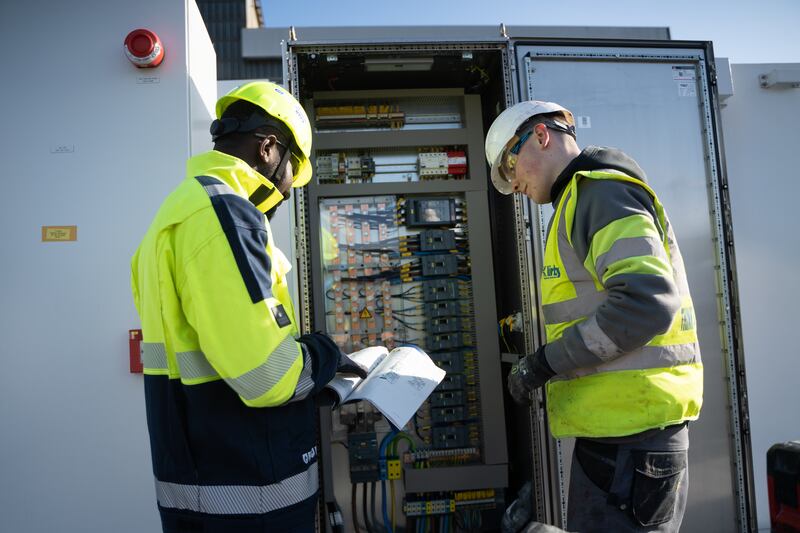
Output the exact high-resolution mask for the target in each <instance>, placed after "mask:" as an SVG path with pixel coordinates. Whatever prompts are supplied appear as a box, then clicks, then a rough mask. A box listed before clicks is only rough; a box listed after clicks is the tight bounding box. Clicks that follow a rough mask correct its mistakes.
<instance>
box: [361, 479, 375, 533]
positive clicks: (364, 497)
mask: <svg viewBox="0 0 800 533" xmlns="http://www.w3.org/2000/svg"><path fill="white" fill-rule="evenodd" d="M363 488H364V492H363V493H362V494H361V507H362V508H363V510H364V527H365V528H366V529H367V533H372V528H371V527H370V524H369V507H367V484H366V483H364V487H363Z"/></svg>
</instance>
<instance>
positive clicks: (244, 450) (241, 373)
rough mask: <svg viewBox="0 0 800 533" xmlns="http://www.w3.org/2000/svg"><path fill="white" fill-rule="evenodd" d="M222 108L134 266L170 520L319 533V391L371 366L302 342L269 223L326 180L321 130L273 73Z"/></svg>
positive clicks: (161, 485)
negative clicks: (316, 151)
mask: <svg viewBox="0 0 800 533" xmlns="http://www.w3.org/2000/svg"><path fill="white" fill-rule="evenodd" d="M216 114H217V120H215V121H214V122H213V123H212V124H211V135H212V138H213V141H214V143H215V144H214V150H212V151H209V152H206V153H203V154H200V155H198V156H196V157H193V158H191V159H190V160H189V161H188V164H187V173H186V178H185V179H184V180H183V182H181V183H180V185H178V187H177V188H176V189H175V190H174V191H173V192H172V193H171V194H170V195H169V196H168V197H167V199H166V200H165V201H164V203H163V204H162V205H161V208H160V209H159V210H158V213H157V214H156V216H155V219H154V220H153V222H152V224H151V226H150V228H149V229H148V231H147V234H146V235H145V237H144V239H143V240H142V243H141V244H140V246H139V248H138V249H137V251H136V254H135V255H134V257H133V260H132V285H133V295H134V300H135V303H136V308H137V310H138V312H139V316H140V317H141V322H142V333H143V344H142V356H143V362H144V381H145V383H144V387H145V400H146V406H147V425H148V429H149V432H150V448H151V452H152V460H153V472H154V475H155V478H156V479H155V484H156V496H157V500H158V508H159V511H160V513H161V521H162V526H163V529H164V531H165V532H181V533H182V532H193V531H202V532H205V533H218V532H219V533H221V532H248V533H249V532H253V533H255V532H266V531H269V532H270V533H277V532H312V531H314V527H315V525H314V521H315V513H316V503H317V502H316V500H317V498H316V496H317V491H318V472H317V447H316V422H315V421H316V416H315V402H314V397H315V396H316V395H317V393H318V392H319V391H320V390H321V389H322V387H323V386H324V385H325V384H327V383H328V381H330V379H331V378H333V376H334V375H335V373H336V372H337V371H339V372H349V373H355V374H358V375H360V376H361V377H365V373H364V371H363V369H361V368H360V367H358V366H356V365H355V364H354V363H353V362H352V361H351V360H350V359H349V358H348V357H346V356H345V355H343V354H342V353H341V352H340V350H339V349H338V348H337V346H336V345H335V344H334V343H333V341H331V339H329V338H328V337H326V336H325V335H322V334H319V333H312V334H307V335H303V336H298V335H299V333H298V328H297V325H296V323H295V316H294V309H293V306H292V301H291V298H290V296H289V288H288V285H287V280H286V274H287V272H288V271H289V269H290V263H289V261H288V260H287V259H286V257H285V256H284V255H283V254H282V253H281V251H280V250H278V248H276V247H275V243H274V241H273V239H272V234H271V230H270V225H269V221H268V218H269V217H270V216H271V215H272V213H274V211H275V209H276V208H277V206H278V205H279V204H280V203H281V202H282V201H283V200H284V198H288V196H289V191H290V190H291V188H292V187H302V186H303V185H305V184H306V183H308V181H309V179H310V177H311V166H310V163H309V154H310V151H311V127H310V124H309V121H308V117H307V116H306V113H305V111H304V110H303V108H302V107H301V106H300V105H299V104H298V102H297V101H296V100H295V99H294V97H293V96H292V95H291V94H289V93H288V92H287V91H286V90H285V89H283V88H282V87H280V86H278V85H275V84H273V83H267V82H252V83H248V84H245V85H243V86H240V87H238V88H236V89H234V90H233V91H231V92H230V93H229V94H227V95H225V96H223V97H222V98H220V100H219V101H218V102H217V106H216ZM265 214H266V215H267V216H265Z"/></svg>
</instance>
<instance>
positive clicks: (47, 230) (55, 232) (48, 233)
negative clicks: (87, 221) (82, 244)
mask: <svg viewBox="0 0 800 533" xmlns="http://www.w3.org/2000/svg"><path fill="white" fill-rule="evenodd" d="M77 240H78V226H42V242H65V241H77Z"/></svg>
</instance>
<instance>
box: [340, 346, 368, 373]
mask: <svg viewBox="0 0 800 533" xmlns="http://www.w3.org/2000/svg"><path fill="white" fill-rule="evenodd" d="M336 372H337V373H341V374H353V375H356V376H358V377H360V378H361V379H366V377H367V369H366V367H364V365H361V364H358V363H356V362H355V361H353V360H352V359H350V356H348V355H347V354H345V353H344V352H342V355H340V356H339V366H337V367H336Z"/></svg>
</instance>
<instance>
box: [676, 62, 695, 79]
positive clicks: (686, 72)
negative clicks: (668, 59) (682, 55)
mask: <svg viewBox="0 0 800 533" xmlns="http://www.w3.org/2000/svg"><path fill="white" fill-rule="evenodd" d="M672 79H673V80H676V81H680V80H687V81H688V80H695V79H697V73H696V72H695V69H694V67H693V66H692V65H675V66H673V67H672Z"/></svg>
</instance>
